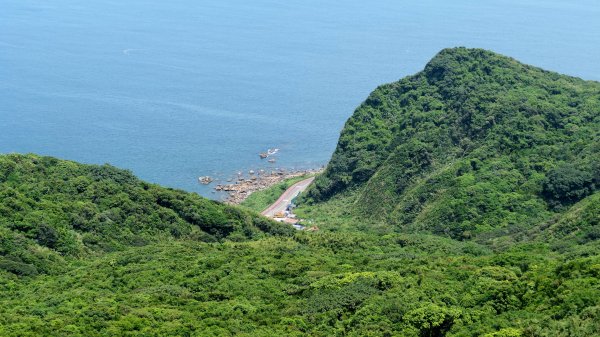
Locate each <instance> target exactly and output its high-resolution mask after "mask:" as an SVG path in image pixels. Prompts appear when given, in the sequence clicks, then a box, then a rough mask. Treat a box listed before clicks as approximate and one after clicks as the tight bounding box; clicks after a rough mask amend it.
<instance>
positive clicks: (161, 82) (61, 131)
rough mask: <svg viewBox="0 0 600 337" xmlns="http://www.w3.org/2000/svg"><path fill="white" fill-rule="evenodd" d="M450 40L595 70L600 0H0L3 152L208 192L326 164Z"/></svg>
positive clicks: (544, 63) (588, 72)
mask: <svg viewBox="0 0 600 337" xmlns="http://www.w3.org/2000/svg"><path fill="white" fill-rule="evenodd" d="M453 46H468V47H482V48H487V49H492V50H494V51H497V52H500V53H503V54H507V55H510V56H513V57H515V58H518V59H519V60H521V61H523V62H526V63H530V64H534V65H538V66H541V67H544V68H546V69H550V70H555V71H559V72H562V73H566V74H570V75H575V76H580V77H583V78H586V79H593V80H600V62H599V60H600V1H598V0H581V1H564V0H560V1H558V0H502V1H501V0H490V1H476V0H472V1H467V0H452V1H445V0H425V1H399V0H394V1H391V0H390V1H388V0H378V1H377V0H375V1H364V0H360V1H329V0H327V1H325V0H285V1H284V0H281V1H274V0H271V1H269V0H254V1H246V0H196V1H191V0H173V1H164V0H144V1H142V0H118V1H117V0H102V1H100V0H85V1H82V0H52V1H43V0H36V1H33V0H0V152H2V153H7V152H34V153H39V154H45V155H52V156H57V157H60V158H65V159H71V160H76V161H81V162H86V163H100V164H101V163H110V164H113V165H115V166H118V167H122V168H127V169H130V170H132V171H133V172H134V173H136V174H137V175H138V176H140V177H141V178H143V179H146V180H149V181H151V182H156V183H160V184H163V185H166V186H170V187H176V188H182V189H185V190H189V191H196V192H199V193H201V194H203V195H206V196H209V197H210V196H211V193H210V190H209V189H208V188H206V187H204V186H200V185H199V184H198V183H197V177H198V176H201V175H215V176H222V177H227V176H230V175H232V174H234V173H235V172H237V171H238V170H244V171H247V170H249V169H258V168H261V167H263V166H266V167H285V168H305V167H318V166H320V165H323V164H325V163H326V162H327V161H328V159H329V158H330V156H331V153H332V151H333V150H334V148H335V145H336V141H337V137H338V135H339V132H340V130H341V128H342V126H343V123H344V122H345V120H346V119H347V118H348V117H349V116H350V115H351V114H352V112H353V110H354V108H355V107H356V106H357V105H358V104H359V103H360V102H361V101H363V100H364V99H365V98H366V96H367V95H368V94H369V92H370V91H371V90H373V89H374V88H375V87H376V86H377V85H379V84H382V83H385V82H391V81H395V80H397V79H399V78H402V77H404V76H406V75H409V74H413V73H415V72H417V71H419V70H420V69H422V68H423V67H424V65H425V63H426V62H427V61H428V60H429V59H430V58H431V57H433V56H434V55H435V54H436V53H437V52H438V51H439V50H440V49H442V48H445V47H453ZM273 147H276V148H279V149H280V153H279V154H278V157H277V160H278V161H277V163H276V164H268V163H266V162H264V161H262V162H261V161H260V159H259V157H258V153H259V152H261V151H264V150H266V149H268V148H273Z"/></svg>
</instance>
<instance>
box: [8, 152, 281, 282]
mask: <svg viewBox="0 0 600 337" xmlns="http://www.w3.org/2000/svg"><path fill="white" fill-rule="evenodd" d="M264 232H267V233H273V234H286V235H287V234H290V233H292V232H293V231H292V230H291V229H290V228H288V227H286V226H283V225H280V224H277V223H274V222H271V221H268V220H267V219H265V218H262V217H260V216H258V215H257V214H255V213H252V212H248V211H244V210H242V209H239V208H234V207H229V206H225V205H222V204H219V203H216V202H214V201H210V200H207V199H204V198H201V197H199V196H198V195H197V194H192V193H186V192H183V191H177V190H172V189H167V188H163V187H159V186H157V185H152V184H148V183H145V182H142V181H140V180H139V179H137V178H136V177H134V176H133V175H132V174H131V173H130V172H128V171H124V170H119V169H116V168H114V167H112V166H109V165H104V166H94V165H81V164H77V163H74V162H70V161H64V160H58V159H55V158H50V157H39V156H34V155H27V156H23V155H6V156H1V157H0V269H5V270H8V271H11V272H13V273H16V274H23V275H31V274H37V273H38V272H49V271H51V270H52V269H54V268H58V267H60V266H61V265H62V264H63V262H62V260H63V259H64V258H65V257H77V256H85V255H89V254H97V253H102V252H108V251H114V250H118V249H123V248H126V247H129V246H143V245H146V244H148V243H151V242H158V241H163V240H173V239H178V238H185V239H190V240H200V241H217V240H221V239H223V238H229V239H232V240H243V239H248V238H256V237H260V236H262V235H263V234H264Z"/></svg>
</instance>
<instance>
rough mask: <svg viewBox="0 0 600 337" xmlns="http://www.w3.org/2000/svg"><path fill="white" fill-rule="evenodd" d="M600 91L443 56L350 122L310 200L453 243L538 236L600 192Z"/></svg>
mask: <svg viewBox="0 0 600 337" xmlns="http://www.w3.org/2000/svg"><path fill="white" fill-rule="evenodd" d="M598 158H600V83H597V82H590V81H583V80H580V79H577V78H573V77H568V76H564V75H559V74H556V73H552V72H548V71H544V70H542V69H538V68H535V67H531V66H527V65H523V64H521V63H519V62H517V61H515V60H513V59H511V58H508V57H504V56H500V55H497V54H494V53H492V52H488V51H484V50H479V49H465V48H455V49H447V50H443V51H442V52H440V53H439V54H438V55H437V56H436V57H435V58H433V60H431V62H429V64H427V66H426V67H425V70H424V71H422V72H420V73H418V74H416V75H414V76H410V77H407V78H405V79H402V80H400V81H398V82H395V83H391V84H387V85H383V86H381V87H379V88H377V90H375V91H374V92H373V93H372V94H371V95H370V96H369V97H368V99H367V100H366V101H365V102H364V103H363V104H362V105H361V106H360V107H359V108H358V109H357V110H356V112H355V113H354V115H353V116H352V117H351V118H350V119H349V120H348V122H347V123H346V126H345V127H344V130H343V132H342V134H341V137H340V140H339V143H338V146H337V149H336V151H335V153H334V155H333V157H332V160H331V162H330V164H329V166H328V167H327V169H326V171H325V174H323V175H322V176H321V177H319V178H318V179H317V181H316V183H315V184H314V186H313V188H311V189H310V190H309V191H308V193H307V194H308V196H309V198H308V201H312V202H322V201H325V200H328V199H331V198H349V199H350V200H349V201H348V203H349V204H351V205H352V209H353V213H352V214H353V216H355V217H359V218H361V219H363V220H371V221H372V220H380V221H382V222H385V223H387V224H394V225H396V226H397V227H398V228H400V229H402V230H410V231H423V230H426V231H429V232H433V233H436V234H440V235H445V236H450V237H452V238H456V239H470V238H473V237H476V236H478V235H479V234H480V233H485V232H489V231H494V230H498V229H503V228H510V227H513V226H518V227H531V226H534V225H536V224H540V223H542V222H545V221H550V219H552V217H554V216H555V215H556V214H560V213H561V212H564V211H566V210H567V209H568V208H569V207H570V206H572V205H573V204H575V203H577V202H578V201H580V200H582V199H584V198H586V197H587V196H589V195H591V194H593V193H594V192H596V191H597V190H598V189H599V188H600V163H599V162H600V161H599V160H598Z"/></svg>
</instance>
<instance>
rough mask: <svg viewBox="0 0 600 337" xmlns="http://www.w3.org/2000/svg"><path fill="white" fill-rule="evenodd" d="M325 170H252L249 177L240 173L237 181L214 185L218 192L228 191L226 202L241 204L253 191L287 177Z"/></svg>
mask: <svg viewBox="0 0 600 337" xmlns="http://www.w3.org/2000/svg"><path fill="white" fill-rule="evenodd" d="M322 171H323V169H322V168H320V169H314V170H293V171H288V170H283V169H281V170H276V171H269V172H266V171H264V170H260V171H258V172H254V171H250V172H249V173H248V177H243V176H242V175H241V174H238V178H237V180H236V181H235V183H231V184H219V185H216V186H215V187H214V190H215V191H217V192H227V194H228V196H227V198H225V200H224V202H225V203H226V204H230V205H239V204H240V203H241V202H242V201H244V200H246V198H248V197H249V196H250V195H251V194H252V193H254V192H256V191H262V190H265V189H267V188H269V187H271V186H273V185H276V184H278V183H280V182H282V181H284V180H286V179H290V178H296V177H301V176H306V175H311V174H318V173H321V172H322Z"/></svg>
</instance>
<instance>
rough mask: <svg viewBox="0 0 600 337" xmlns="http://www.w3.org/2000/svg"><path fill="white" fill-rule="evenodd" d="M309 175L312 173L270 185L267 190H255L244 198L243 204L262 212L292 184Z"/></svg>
mask: <svg viewBox="0 0 600 337" xmlns="http://www.w3.org/2000/svg"><path fill="white" fill-rule="evenodd" d="M309 177H310V175H303V176H301V177H295V178H290V179H286V180H284V181H282V182H280V183H278V184H275V185H273V186H271V187H269V188H268V189H266V190H263V191H258V192H254V193H252V194H250V196H249V197H248V198H247V199H246V200H244V201H243V202H242V203H241V205H242V206H244V207H246V208H249V209H251V210H253V211H255V212H262V211H264V210H265V209H267V207H269V206H270V205H271V204H273V203H274V202H275V201H277V199H278V198H279V196H281V194H282V193H283V192H285V190H287V189H288V188H290V186H292V185H294V184H295V183H297V182H299V181H302V180H304V179H308V178H309Z"/></svg>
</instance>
